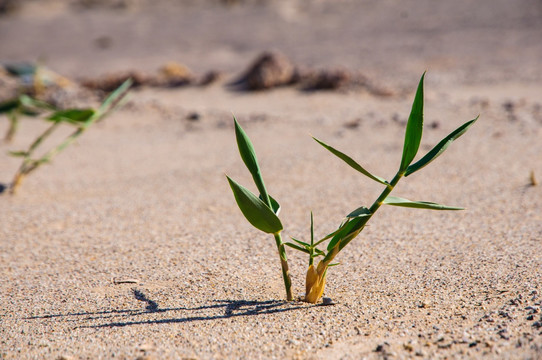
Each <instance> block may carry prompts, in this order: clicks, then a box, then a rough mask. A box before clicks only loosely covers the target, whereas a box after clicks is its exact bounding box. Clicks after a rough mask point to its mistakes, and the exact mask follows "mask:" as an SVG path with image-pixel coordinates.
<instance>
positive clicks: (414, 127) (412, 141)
mask: <svg viewBox="0 0 542 360" xmlns="http://www.w3.org/2000/svg"><path fill="white" fill-rule="evenodd" d="M424 77H425V73H423V75H422V78H421V79H420V83H419V84H418V90H417V91H416V96H415V97H414V102H413V103H412V110H411V112H410V116H409V117H408V122H407V126H406V132H405V143H404V145H403V157H402V159H401V167H400V169H399V171H405V170H406V169H407V168H408V165H410V163H411V162H412V160H414V157H415V156H416V154H417V153H418V148H419V147H420V142H421V140H422V133H423V79H424Z"/></svg>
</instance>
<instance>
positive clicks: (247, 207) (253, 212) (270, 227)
mask: <svg viewBox="0 0 542 360" xmlns="http://www.w3.org/2000/svg"><path fill="white" fill-rule="evenodd" d="M226 177H227V178H228V182H229V184H230V187H231V189H232V191H233V195H234V196H235V201H236V202H237V205H238V206H239V209H241V212H242V213H243V215H245V218H246V219H247V220H248V222H250V223H251V224H252V225H253V226H254V227H255V228H257V229H259V230H261V231H263V232H266V233H269V234H277V233H279V232H280V231H281V230H282V223H281V222H280V219H279V218H278V217H277V215H275V213H274V212H273V210H271V209H270V208H269V207H268V206H267V205H266V204H265V203H264V202H263V201H262V200H261V199H260V198H258V197H257V196H256V195H254V194H253V193H252V192H250V190H248V189H247V188H245V187H243V186H242V185H239V184H238V183H236V182H235V181H234V180H232V179H231V178H230V177H229V176H226Z"/></svg>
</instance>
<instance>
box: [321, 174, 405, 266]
mask: <svg viewBox="0 0 542 360" xmlns="http://www.w3.org/2000/svg"><path fill="white" fill-rule="evenodd" d="M404 175H405V172H404V171H399V172H397V174H395V176H394V178H393V180H392V181H391V182H390V183H389V184H388V185H387V186H386V188H385V189H384V191H382V193H381V194H380V196H379V197H378V198H377V199H376V200H375V202H374V203H373V205H371V207H370V208H369V211H370V212H371V214H370V215H369V216H367V217H364V218H359V220H357V221H358V224H357V225H356V226H355V227H354V228H353V229H352V230H351V231H350V233H349V234H347V236H348V235H351V234H353V233H355V232H356V231H358V232H360V231H361V230H362V229H363V227H364V226H365V224H367V222H368V221H369V220H370V219H371V217H373V215H374V214H375V212H376V211H377V210H378V209H379V208H380V206H382V203H383V202H384V200H385V199H386V198H387V197H388V195H389V194H390V193H391V192H392V190H393V189H394V188H395V185H397V183H398V182H399V180H401V178H402V177H403V176H404ZM353 221H355V220H353ZM356 236H357V234H356V235H355V236H354V237H356ZM352 239H353V238H351V239H349V240H348V242H350V241H351V240H352ZM342 241H343V240H341V241H339V242H338V243H337V245H336V246H335V248H337V249H336V251H334V250H335V248H333V249H332V250H331V251H329V252H328V254H327V255H326V256H325V258H324V260H322V261H324V263H325V264H326V265H327V264H329V263H330V262H331V261H332V260H333V258H335V256H336V255H337V254H338V253H339V252H340V251H341V250H342V249H343V248H344V246H345V245H346V244H344V245H342V246H341V242H342Z"/></svg>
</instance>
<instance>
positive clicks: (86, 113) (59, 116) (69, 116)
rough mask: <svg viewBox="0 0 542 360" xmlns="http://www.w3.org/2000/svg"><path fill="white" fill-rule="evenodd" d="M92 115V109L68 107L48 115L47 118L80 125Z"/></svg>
mask: <svg viewBox="0 0 542 360" xmlns="http://www.w3.org/2000/svg"><path fill="white" fill-rule="evenodd" d="M93 115H94V110H93V109H69V110H60V111H57V112H55V113H54V114H53V115H51V116H49V117H48V118H47V120H50V121H54V122H67V123H70V124H75V125H80V124H81V123H84V122H85V121H87V120H88V119H90V118H91V117H92V116H93Z"/></svg>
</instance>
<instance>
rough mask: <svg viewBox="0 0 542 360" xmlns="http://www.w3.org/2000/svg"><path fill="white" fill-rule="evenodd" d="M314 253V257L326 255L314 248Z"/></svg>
mask: <svg viewBox="0 0 542 360" xmlns="http://www.w3.org/2000/svg"><path fill="white" fill-rule="evenodd" d="M314 252H315V255H316V256H326V253H325V252H323V251H322V250H320V249H316V248H314Z"/></svg>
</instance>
